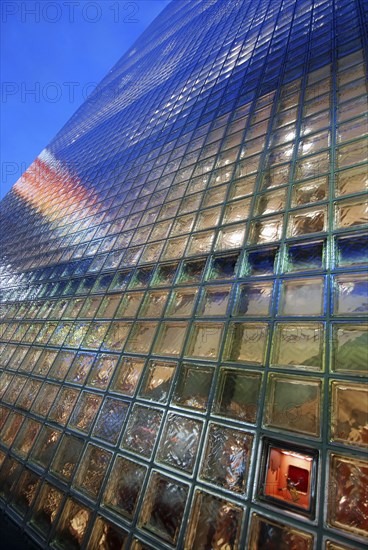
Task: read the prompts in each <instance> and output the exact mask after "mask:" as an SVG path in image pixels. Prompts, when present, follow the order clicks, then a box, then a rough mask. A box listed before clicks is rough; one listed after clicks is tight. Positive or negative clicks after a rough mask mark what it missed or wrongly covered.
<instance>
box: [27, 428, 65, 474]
mask: <svg viewBox="0 0 368 550" xmlns="http://www.w3.org/2000/svg"><path fill="white" fill-rule="evenodd" d="M60 436H61V432H60V431H59V430H55V429H54V428H52V427H51V426H46V425H45V426H43V428H42V429H41V432H40V434H39V436H38V438H37V440H36V443H35V444H34V445H33V449H32V451H31V455H30V460H31V461H32V462H36V463H37V464H39V465H40V466H41V467H42V468H45V469H46V468H47V467H48V466H49V464H50V461H51V459H52V457H53V456H54V452H55V449H56V447H57V445H58V442H59V439H60Z"/></svg>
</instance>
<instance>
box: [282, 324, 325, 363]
mask: <svg viewBox="0 0 368 550" xmlns="http://www.w3.org/2000/svg"><path fill="white" fill-rule="evenodd" d="M324 346H325V327H324V324H323V323H276V325H275V329H274V334H273V342H272V351H271V365H272V366H273V367H282V368H290V367H292V368H293V369H294V368H295V369H297V370H298V369H305V370H316V371H319V370H323V368H324Z"/></svg>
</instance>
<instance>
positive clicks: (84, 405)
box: [69, 391, 102, 433]
mask: <svg viewBox="0 0 368 550" xmlns="http://www.w3.org/2000/svg"><path fill="white" fill-rule="evenodd" d="M101 402H102V395H97V394H95V393H90V392H85V391H84V392H82V393H81V395H80V397H79V399H78V403H77V404H76V406H75V409H74V412H73V414H72V417H71V419H70V422H69V425H70V426H71V427H72V428H76V429H77V430H80V431H81V432H85V433H88V432H89V430H90V428H91V425H92V423H93V421H94V419H95V417H96V414H97V412H98V410H99V408H100V405H101Z"/></svg>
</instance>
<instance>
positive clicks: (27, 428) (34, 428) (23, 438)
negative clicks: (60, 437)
mask: <svg viewBox="0 0 368 550" xmlns="http://www.w3.org/2000/svg"><path fill="white" fill-rule="evenodd" d="M40 429H41V424H40V423H39V422H37V421H36V420H32V419H31V418H26V419H25V421H24V423H23V425H22V427H21V428H20V430H19V432H18V435H17V437H16V438H15V441H14V443H13V446H12V451H13V452H14V453H16V454H18V455H20V456H21V457H22V458H26V457H27V456H28V453H29V452H30V450H31V449H32V446H33V443H34V441H35V439H36V437H37V435H38V433H39V431H40Z"/></svg>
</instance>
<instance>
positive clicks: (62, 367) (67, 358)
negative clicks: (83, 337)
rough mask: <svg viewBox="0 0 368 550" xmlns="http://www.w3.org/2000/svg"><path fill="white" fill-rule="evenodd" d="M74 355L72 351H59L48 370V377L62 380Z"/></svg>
mask: <svg viewBox="0 0 368 550" xmlns="http://www.w3.org/2000/svg"><path fill="white" fill-rule="evenodd" d="M74 357H75V353H74V352H72V351H59V353H58V354H57V356H56V359H55V360H54V362H53V364H52V367H51V369H50V371H49V378H53V379H54V380H64V378H65V376H66V373H67V372H68V371H69V368H70V365H71V364H72V362H73V360H74Z"/></svg>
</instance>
